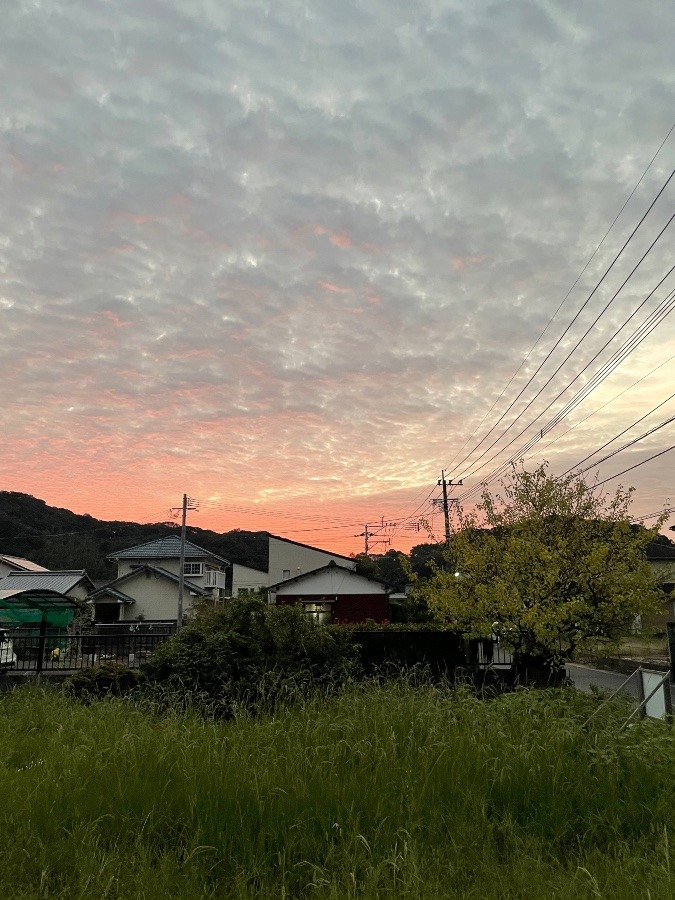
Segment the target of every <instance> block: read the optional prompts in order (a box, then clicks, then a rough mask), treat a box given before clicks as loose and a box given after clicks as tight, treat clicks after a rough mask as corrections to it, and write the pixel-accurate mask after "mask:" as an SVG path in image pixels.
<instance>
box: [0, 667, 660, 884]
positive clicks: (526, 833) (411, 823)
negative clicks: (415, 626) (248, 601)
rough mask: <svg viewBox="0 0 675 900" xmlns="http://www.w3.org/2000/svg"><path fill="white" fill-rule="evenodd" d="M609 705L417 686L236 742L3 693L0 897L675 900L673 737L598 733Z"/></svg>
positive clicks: (231, 734) (51, 696) (162, 720)
mask: <svg viewBox="0 0 675 900" xmlns="http://www.w3.org/2000/svg"><path fill="white" fill-rule="evenodd" d="M596 703H597V701H596V700H594V698H592V697H584V696H581V695H578V694H576V693H574V692H573V691H570V690H558V691H550V692H549V691H542V692H527V691H522V692H517V693H514V694H511V695H505V696H502V697H499V698H496V699H492V700H481V699H479V698H477V697H475V696H473V695H471V694H470V693H469V692H468V691H464V690H460V691H458V692H453V691H451V690H443V689H438V688H430V687H426V688H425V687H419V686H418V687H414V686H410V685H409V684H405V683H396V684H390V685H388V686H385V687H357V688H354V689H352V690H349V691H348V692H347V693H345V694H344V695H343V696H341V697H339V698H333V699H330V700H324V701H322V700H319V699H317V700H314V701H311V702H309V703H305V704H303V705H301V706H298V707H295V708H292V709H288V710H285V711H282V712H278V713H276V714H275V715H273V716H268V717H266V718H261V719H258V720H254V719H249V718H243V717H242V718H240V719H236V720H234V721H232V722H229V723H223V724H216V723H211V722H205V721H202V720H200V719H198V718H197V717H194V718H192V717H190V716H185V715H174V716H170V715H169V716H167V715H161V716H160V715H155V714H153V712H152V710H151V709H149V708H147V707H144V706H143V705H141V704H135V705H134V704H132V703H129V702H125V701H119V700H118V701H110V702H96V703H93V704H92V705H90V706H84V705H79V704H78V703H76V702H75V701H72V700H69V699H68V698H66V697H65V696H63V695H62V694H60V693H56V692H49V693H43V692H40V691H34V690H27V689H21V690H18V691H15V692H13V693H10V694H6V695H0V745H1V747H0V759H1V760H2V762H0V821H1V822H2V835H3V840H2V844H1V846H0V896H3V897H8V898H12V900H23V898H39V897H45V898H63V900H65V898H67V900H77V898H82V900H84V898H87V900H90V898H97V900H98V898H129V900H131V898H144V900H166V898H190V900H197V898H202V897H213V898H244V897H247V898H250V897H262V898H280V900H281V898H305V897H306V898H320V900H323V898H335V900H338V898H340V900H344V898H380V897H382V898H385V897H391V898H425V900H432V898H434V900H436V898H467V900H468V898H475V900H509V898H514V900H515V898H527V900H545V898H555V900H563V898H565V900H584V898H605V897H606V898H608V900H609V898H611V900H637V898H645V900H647V898H649V900H666V898H668V900H671V898H672V897H673V896H675V872H671V856H670V849H669V844H670V841H671V840H672V836H673V835H675V783H674V779H673V770H674V766H673V760H674V759H675V738H674V737H673V733H672V730H671V729H670V728H668V727H667V726H665V725H663V724H661V723H657V722H650V721H648V722H646V723H641V724H639V725H637V726H635V727H632V728H629V729H627V730H626V731H625V732H623V733H621V734H620V733H619V726H620V724H621V722H622V721H623V718H625V709H624V708H623V707H621V706H620V705H619V706H617V705H612V706H611V708H608V709H607V710H604V711H603V712H602V713H601V714H600V715H598V716H596V718H595V719H594V720H593V722H592V724H591V726H590V727H589V728H588V729H583V728H582V727H581V726H582V723H583V722H584V720H585V718H586V717H587V715H588V714H589V712H590V711H591V710H592V709H593V708H595V705H596ZM672 866H673V867H675V859H673V860H672Z"/></svg>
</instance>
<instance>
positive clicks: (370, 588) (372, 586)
mask: <svg viewBox="0 0 675 900" xmlns="http://www.w3.org/2000/svg"><path fill="white" fill-rule="evenodd" d="M303 592H305V593H307V594H311V595H312V596H314V595H316V594H321V595H325V596H326V597H330V596H335V595H337V594H339V595H340V596H345V595H347V594H358V595H362V594H386V593H387V591H386V588H385V587H384V585H382V584H380V583H379V582H377V581H369V580H368V579H367V578H363V577H362V576H361V575H354V574H353V573H352V572H351V571H350V570H346V569H344V568H335V569H326V570H325V571H323V572H318V573H317V574H316V575H310V576H307V578H301V579H299V580H298V581H291V582H290V583H289V584H287V585H286V584H282V585H280V586H279V587H278V588H277V590H276V591H275V593H276V594H277V596H279V597H283V596H284V595H285V594H291V595H296V594H302V593H303Z"/></svg>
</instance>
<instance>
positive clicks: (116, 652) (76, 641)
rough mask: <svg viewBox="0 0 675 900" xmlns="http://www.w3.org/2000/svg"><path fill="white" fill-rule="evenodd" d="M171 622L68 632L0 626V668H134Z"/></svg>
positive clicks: (171, 630) (171, 627) (170, 631)
mask: <svg viewBox="0 0 675 900" xmlns="http://www.w3.org/2000/svg"><path fill="white" fill-rule="evenodd" d="M175 630H176V629H175V624H173V623H149V624H148V625H146V624H145V623H143V627H141V626H140V625H137V624H136V623H133V624H128V625H125V626H122V627H121V626H101V627H99V628H95V629H92V630H91V631H82V632H69V631H64V630H61V629H52V628H49V627H47V626H46V625H45V624H44V623H43V625H42V626H41V627H40V628H35V627H33V628H30V627H17V628H4V629H0V671H12V672H37V673H40V672H53V671H58V672H72V671H77V670H78V669H86V668H89V667H90V666H95V665H100V664H101V663H104V662H118V663H120V664H124V665H126V666H129V667H130V668H137V667H138V666H139V665H140V664H141V663H142V662H144V661H145V660H146V659H148V658H149V657H150V656H151V655H152V653H153V652H154V650H155V648H156V647H157V646H159V644H161V643H163V642H164V641H165V640H166V639H167V638H169V637H171V635H172V634H173V633H174V632H175Z"/></svg>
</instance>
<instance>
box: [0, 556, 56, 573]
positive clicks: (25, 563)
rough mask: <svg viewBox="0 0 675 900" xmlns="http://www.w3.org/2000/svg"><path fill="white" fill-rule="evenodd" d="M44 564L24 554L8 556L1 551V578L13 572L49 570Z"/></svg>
mask: <svg viewBox="0 0 675 900" xmlns="http://www.w3.org/2000/svg"><path fill="white" fill-rule="evenodd" d="M47 571H48V569H45V567H44V566H39V565H38V564H37V563H34V562H31V561H30V559H24V558H23V557H22V556H7V555H6V554H4V553H0V578H6V577H7V575H11V574H12V572H47Z"/></svg>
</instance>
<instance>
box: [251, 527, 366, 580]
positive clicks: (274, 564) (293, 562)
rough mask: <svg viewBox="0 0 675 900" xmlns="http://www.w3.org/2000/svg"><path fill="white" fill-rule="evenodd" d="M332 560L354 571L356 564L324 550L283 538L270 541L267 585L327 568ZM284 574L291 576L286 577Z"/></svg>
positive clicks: (272, 538)
mask: <svg viewBox="0 0 675 900" xmlns="http://www.w3.org/2000/svg"><path fill="white" fill-rule="evenodd" d="M331 560H335V562H336V563H337V564H338V565H339V566H342V567H344V568H348V569H354V568H356V563H355V562H354V561H353V560H350V559H345V558H344V557H341V556H339V555H336V554H335V553H327V552H326V551H324V550H315V549H314V547H304V546H302V545H301V544H294V543H293V542H292V541H284V540H282V539H281V538H274V537H271V538H270V539H269V563H268V581H267V584H276V583H277V582H278V581H284V579H285V578H295V577H296V576H297V575H304V574H305V572H312V571H314V569H320V568H321V567H322V566H327V565H328V563H329V562H330V561H331ZM284 572H288V573H289V574H288V575H286V576H284Z"/></svg>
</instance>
